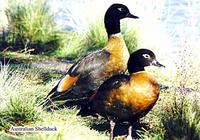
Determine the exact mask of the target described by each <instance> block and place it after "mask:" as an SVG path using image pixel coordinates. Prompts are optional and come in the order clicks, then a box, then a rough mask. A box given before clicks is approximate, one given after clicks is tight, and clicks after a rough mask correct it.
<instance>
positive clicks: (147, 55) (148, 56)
mask: <svg viewBox="0 0 200 140" xmlns="http://www.w3.org/2000/svg"><path fill="white" fill-rule="evenodd" d="M142 56H143V57H144V58H147V59H150V58H151V57H150V55H149V54H143V55H142Z"/></svg>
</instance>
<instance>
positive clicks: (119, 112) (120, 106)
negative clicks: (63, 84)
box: [79, 49, 163, 140]
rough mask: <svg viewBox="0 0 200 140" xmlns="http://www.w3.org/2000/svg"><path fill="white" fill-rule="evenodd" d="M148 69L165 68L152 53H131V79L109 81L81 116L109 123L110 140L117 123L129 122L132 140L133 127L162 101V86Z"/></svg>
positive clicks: (91, 100)
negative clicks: (90, 114)
mask: <svg viewBox="0 0 200 140" xmlns="http://www.w3.org/2000/svg"><path fill="white" fill-rule="evenodd" d="M149 65H155V66H159V67H160V66H163V65H161V64H160V63H159V62H158V61H156V59H155V55H154V53H153V52H152V51H150V50H147V49H140V50H138V51H136V52H134V53H132V54H131V56H130V59H129V62H128V71H129V73H130V75H124V74H121V75H115V76H112V77H111V78H109V79H108V80H106V81H105V82H104V83H103V84H102V85H101V86H100V88H99V89H98V91H97V93H96V94H95V95H94V96H93V97H92V99H90V102H89V103H88V105H87V106H86V107H85V108H83V109H81V110H80V112H79V115H82V116H85V115H88V114H89V113H90V112H93V113H94V112H96V113H98V114H99V115H101V116H104V117H106V118H107V119H108V120H110V122H111V136H110V140H112V139H113V129H114V126H115V123H118V122H124V121H127V122H129V124H130V127H129V135H128V136H129V137H131V131H132V130H131V129H132V126H131V124H133V123H134V122H135V121H137V120H138V119H139V118H141V117H143V116H144V115H146V114H147V113H148V112H149V111H150V110H151V109H152V107H153V106H154V105H155V103H156V101H157V100H158V97H159V92H160V88H159V84H158V83H157V82H156V80H155V78H154V77H153V76H151V75H150V74H149V73H148V72H146V71H145V70H144V67H145V66H149Z"/></svg>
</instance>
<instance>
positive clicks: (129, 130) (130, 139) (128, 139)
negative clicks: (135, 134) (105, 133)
mask: <svg viewBox="0 0 200 140" xmlns="http://www.w3.org/2000/svg"><path fill="white" fill-rule="evenodd" d="M132 128H133V127H132V125H130V126H129V127H128V136H127V140H132V139H133V138H132Z"/></svg>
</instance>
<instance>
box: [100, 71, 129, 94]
mask: <svg viewBox="0 0 200 140" xmlns="http://www.w3.org/2000/svg"><path fill="white" fill-rule="evenodd" d="M129 79H130V77H129V76H128V75H125V74H119V75H115V76H112V77H111V78H109V79H108V80H106V81H105V82H104V83H103V84H102V85H101V86H100V87H99V90H98V92H99V91H105V90H112V89H116V88H119V87H120V86H121V84H122V83H123V82H127V81H129Z"/></svg>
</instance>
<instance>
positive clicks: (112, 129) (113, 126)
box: [110, 120, 115, 140]
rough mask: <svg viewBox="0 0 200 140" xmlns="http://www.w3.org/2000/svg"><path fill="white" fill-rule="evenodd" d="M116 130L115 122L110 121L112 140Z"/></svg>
mask: <svg viewBox="0 0 200 140" xmlns="http://www.w3.org/2000/svg"><path fill="white" fill-rule="evenodd" d="M114 128H115V122H114V121H112V120H111V121H110V140H113V139H114V136H113V131H114Z"/></svg>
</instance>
